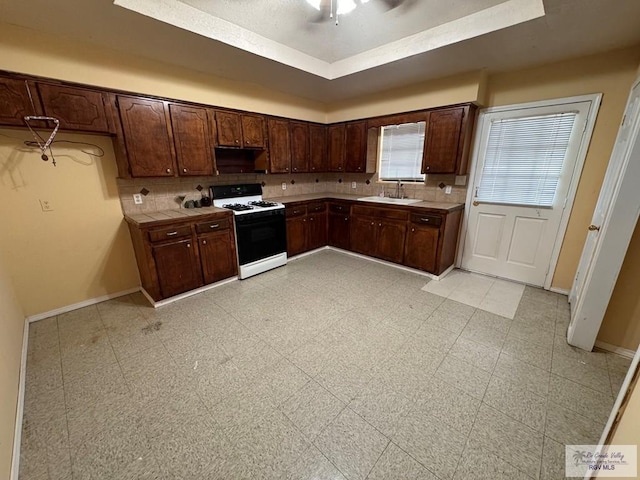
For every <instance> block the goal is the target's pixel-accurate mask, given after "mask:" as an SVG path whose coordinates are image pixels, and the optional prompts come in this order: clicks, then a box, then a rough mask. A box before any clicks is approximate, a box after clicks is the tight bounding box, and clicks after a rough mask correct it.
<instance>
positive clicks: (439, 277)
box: [293, 246, 454, 280]
mask: <svg viewBox="0 0 640 480" xmlns="http://www.w3.org/2000/svg"><path fill="white" fill-rule="evenodd" d="M321 250H334V251H336V252H340V253H346V254H347V255H351V256H352V257H358V258H362V259H363V260H369V261H370V262H374V263H381V264H382V265H386V266H388V267H393V268H397V269H398V270H404V271H405V272H411V273H416V274H418V275H422V276H423V277H427V278H430V279H431V280H442V279H443V278H444V277H445V276H446V275H447V274H448V273H449V272H450V271H451V270H453V268H454V266H453V265H451V266H450V267H449V268H447V269H446V270H445V271H444V272H442V274H441V275H434V274H432V273H428V272H423V271H422V270H418V269H415V268H411V267H405V266H404V265H399V264H397V263H393V262H387V261H386V260H380V259H379V258H373V257H369V256H367V255H361V254H359V253H355V252H350V251H349V250H343V249H341V248H336V247H331V246H328V247H322V248H318V249H317V250H312V251H311V252H307V253H303V254H301V255H298V256H296V257H293V258H294V259H296V258H300V257H302V256H305V255H310V254H313V253H317V252H319V251H321Z"/></svg>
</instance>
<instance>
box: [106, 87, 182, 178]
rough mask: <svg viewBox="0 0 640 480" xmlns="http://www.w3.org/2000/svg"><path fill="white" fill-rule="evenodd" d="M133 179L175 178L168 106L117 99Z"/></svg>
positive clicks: (147, 100) (153, 101)
mask: <svg viewBox="0 0 640 480" xmlns="http://www.w3.org/2000/svg"><path fill="white" fill-rule="evenodd" d="M118 110H119V112H120V119H121V120H122V130H123V133H124V140H125V145H126V148H127V154H128V157H129V165H130V168H131V176H133V177H167V176H174V175H175V161H174V156H175V152H174V150H173V142H172V141H171V138H170V136H169V129H168V126H167V116H166V109H165V103H164V102H162V101H160V100H151V99H149V98H139V97H123V96H118Z"/></svg>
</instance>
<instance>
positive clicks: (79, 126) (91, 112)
mask: <svg viewBox="0 0 640 480" xmlns="http://www.w3.org/2000/svg"><path fill="white" fill-rule="evenodd" d="M38 91H39V92H40V98H41V99H42V105H43V108H44V113H45V115H49V116H51V117H55V118H57V119H58V120H60V128H63V129H66V130H80V131H85V132H97V133H109V123H108V121H107V112H106V109H105V107H104V100H103V97H102V93H101V92H96V91H95V90H87V89H85V88H75V87H65V86H62V85H51V84H48V83H39V84H38Z"/></svg>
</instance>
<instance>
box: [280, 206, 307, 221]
mask: <svg viewBox="0 0 640 480" xmlns="http://www.w3.org/2000/svg"><path fill="white" fill-rule="evenodd" d="M306 213H307V207H306V206H305V205H301V206H297V207H287V208H286V210H285V214H286V216H287V218H291V217H299V216H300V215H305V214H306Z"/></svg>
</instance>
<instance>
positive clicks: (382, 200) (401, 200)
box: [358, 197, 422, 205]
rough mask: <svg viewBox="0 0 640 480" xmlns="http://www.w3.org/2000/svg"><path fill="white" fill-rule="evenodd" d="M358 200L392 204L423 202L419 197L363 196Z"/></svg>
mask: <svg viewBox="0 0 640 480" xmlns="http://www.w3.org/2000/svg"><path fill="white" fill-rule="evenodd" d="M358 200H362V201H364V202H376V203H389V204H392V205H411V204H412V203H419V202H422V200H420V199H419V198H390V197H362V198H359V199H358Z"/></svg>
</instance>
